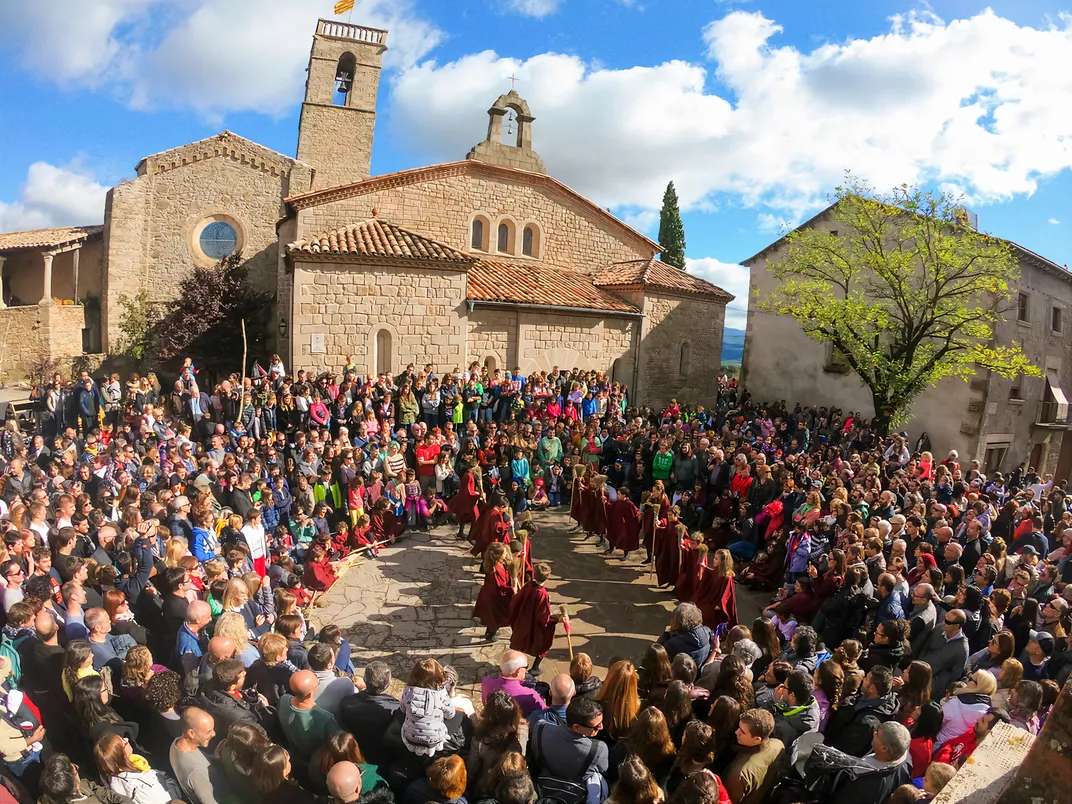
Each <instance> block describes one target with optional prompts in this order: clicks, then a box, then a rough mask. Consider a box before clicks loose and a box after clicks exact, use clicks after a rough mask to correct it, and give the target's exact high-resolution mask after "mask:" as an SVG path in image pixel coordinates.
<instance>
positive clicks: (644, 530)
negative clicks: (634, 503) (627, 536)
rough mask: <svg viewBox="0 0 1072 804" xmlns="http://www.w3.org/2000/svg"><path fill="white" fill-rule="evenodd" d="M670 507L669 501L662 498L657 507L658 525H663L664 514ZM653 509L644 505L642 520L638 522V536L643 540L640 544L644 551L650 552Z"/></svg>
mask: <svg viewBox="0 0 1072 804" xmlns="http://www.w3.org/2000/svg"><path fill="white" fill-rule="evenodd" d="M669 507H670V503H669V500H667V499H666V497H665V496H664V497H663V498H662V500H661V501H660V502H659V505H658V517H657V518H658V519H659V521H660V524H665V522H663V520H664V519H665V518H666V512H667V510H668V509H669ZM655 511H656V509H655V507H654V506H651V505H647V504H645V505H644V518H643V519H642V520H641V521H640V535H641V537H642V539H643V542H642V544H643V545H644V549H645V550H651V537H652V526H651V523H652V518H653V517H655Z"/></svg>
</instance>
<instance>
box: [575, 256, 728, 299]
mask: <svg viewBox="0 0 1072 804" xmlns="http://www.w3.org/2000/svg"><path fill="white" fill-rule="evenodd" d="M594 281H595V284H596V285H597V286H599V287H609V288H614V287H616V288H627V287H633V288H643V289H645V290H646V289H648V288H651V289H654V290H666V291H670V292H671V293H684V294H687V295H690V296H706V297H709V298H711V299H712V300H718V301H721V302H724V303H728V302H731V301H733V298H734V297H733V295H732V294H730V293H727V292H726V291H724V290H723V289H722V288H720V287H719V286H718V285H713V284H711V283H710V282H708V281H707V280H705V279H700V277H698V276H693V275H692V274H689V273H686V272H685V271H682V270H679V269H677V268H675V267H674V266H672V265H667V264H666V263H665V262H662V261H660V260H656V259H654V258H652V259H650V260H631V261H630V262H616V263H614V264H613V265H610V266H608V267H607V268H604V269H603V270H602V271H599V272H598V273H597V274H596V275H595V280H594Z"/></svg>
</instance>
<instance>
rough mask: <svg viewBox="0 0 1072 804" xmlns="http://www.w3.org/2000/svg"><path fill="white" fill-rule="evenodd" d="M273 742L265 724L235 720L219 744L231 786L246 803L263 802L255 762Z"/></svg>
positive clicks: (220, 760)
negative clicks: (255, 779) (256, 782)
mask: <svg viewBox="0 0 1072 804" xmlns="http://www.w3.org/2000/svg"><path fill="white" fill-rule="evenodd" d="M271 745H272V741H271V740H270V739H268V734H267V732H265V730H264V728H263V727H261V726H251V725H249V724H248V723H235V724H234V725H233V726H231V730H230V731H229V732H227V735H226V737H224V739H223V740H222V741H221V742H220V744H219V745H218V746H217V747H216V756H217V757H219V763H220V770H221V771H222V773H223V777H224V779H225V780H226V782H227V786H228V787H229V788H230V790H231V791H232V793H233V794H234V795H235V796H237V797H238V798H239V799H241V801H242V802H243V804H258V803H259V800H260V799H259V796H258V795H257V793H256V791H255V790H254V789H253V773H254V763H255V762H256V760H257V757H259V756H260V755H261V754H263V753H264V752H265V751H267V750H268V748H269V746H271Z"/></svg>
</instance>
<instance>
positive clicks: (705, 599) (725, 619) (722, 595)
mask: <svg viewBox="0 0 1072 804" xmlns="http://www.w3.org/2000/svg"><path fill="white" fill-rule="evenodd" d="M695 603H696V605H697V606H698V607H699V609H700V614H702V615H703V624H704V625H706V626H707V627H708V628H710V629H712V630H713V629H715V628H717V627H718V626H720V625H721V624H722V623H726V627H727V628H733V627H734V626H735V625H737V587H736V586H735V585H734V581H733V578H732V577H731V578H715V576H714V573H713V571H712V570H710V569H708V568H707V567H704V569H703V575H702V576H701V577H700V583H699V586H698V588H697V590H696V600H695Z"/></svg>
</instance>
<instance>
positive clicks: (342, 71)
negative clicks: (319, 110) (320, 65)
mask: <svg viewBox="0 0 1072 804" xmlns="http://www.w3.org/2000/svg"><path fill="white" fill-rule="evenodd" d="M356 69H357V57H355V56H354V54H353V53H343V54H342V55H341V56H340V57H339V66H338V67H336V68H335V92H334V93H332V96H331V102H332V103H333V104H334V105H335V106H346V105H347V101H348V100H349V99H350V90H351V89H353V86H354V72H355V71H356Z"/></svg>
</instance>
